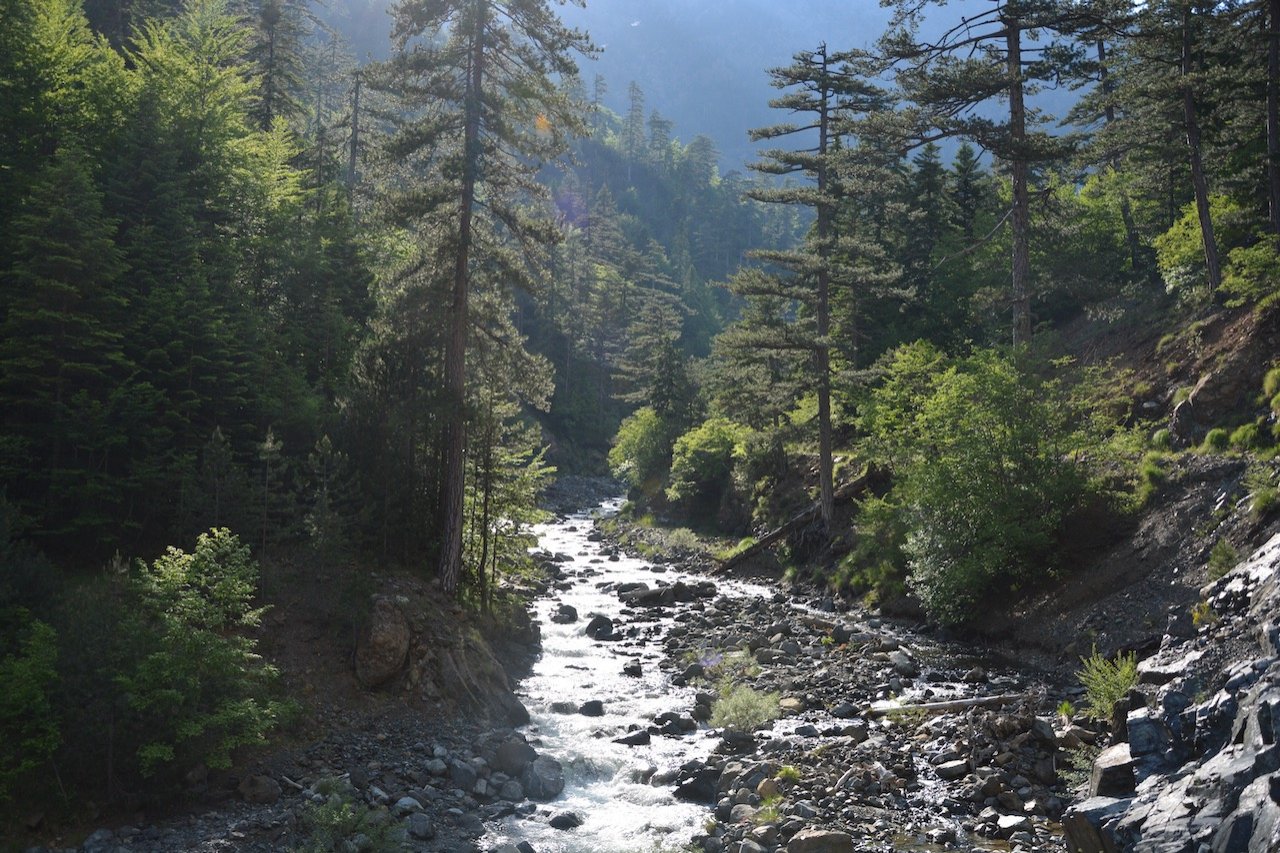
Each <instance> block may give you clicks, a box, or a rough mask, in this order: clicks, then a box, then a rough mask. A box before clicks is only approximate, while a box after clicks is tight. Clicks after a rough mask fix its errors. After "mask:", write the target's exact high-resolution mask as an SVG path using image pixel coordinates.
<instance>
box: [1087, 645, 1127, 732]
mask: <svg viewBox="0 0 1280 853" xmlns="http://www.w3.org/2000/svg"><path fill="white" fill-rule="evenodd" d="M1080 663H1081V664H1083V668H1082V669H1080V671H1078V672H1077V673H1076V678H1078V679H1079V680H1080V684H1081V685H1083V686H1084V689H1085V699H1086V701H1087V702H1088V703H1089V704H1088V707H1087V708H1086V709H1085V713H1086V714H1087V715H1088V716H1090V717H1092V718H1093V719H1095V720H1104V721H1106V720H1110V719H1111V710H1112V709H1113V708H1114V707H1115V704H1116V703H1117V702H1119V701H1120V700H1121V699H1123V698H1124V696H1125V694H1126V693H1128V692H1129V691H1130V690H1131V689H1132V688H1133V686H1134V685H1135V684H1137V683H1138V656H1137V655H1136V654H1132V653H1130V654H1127V655H1120V656H1119V657H1117V658H1116V659H1115V660H1109V659H1108V658H1106V657H1104V656H1103V655H1101V654H1099V653H1098V650H1097V649H1094V650H1093V653H1092V654H1090V655H1089V657H1087V658H1081V659H1080Z"/></svg>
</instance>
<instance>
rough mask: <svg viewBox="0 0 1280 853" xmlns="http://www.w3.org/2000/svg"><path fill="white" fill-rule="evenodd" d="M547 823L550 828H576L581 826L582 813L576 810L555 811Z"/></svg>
mask: <svg viewBox="0 0 1280 853" xmlns="http://www.w3.org/2000/svg"><path fill="white" fill-rule="evenodd" d="M547 823H548V824H549V825H550V826H551V828H552V829H577V828H578V827H580V826H582V815H580V814H578V813H576V812H556V813H555V814H553V815H552V816H551V820H549V821H547Z"/></svg>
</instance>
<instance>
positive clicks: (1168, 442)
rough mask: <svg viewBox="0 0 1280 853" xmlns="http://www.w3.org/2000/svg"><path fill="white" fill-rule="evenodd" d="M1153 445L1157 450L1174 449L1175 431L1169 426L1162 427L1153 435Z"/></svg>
mask: <svg viewBox="0 0 1280 853" xmlns="http://www.w3.org/2000/svg"><path fill="white" fill-rule="evenodd" d="M1151 446H1152V447H1153V448H1155V449H1156V450H1166V451H1167V450H1171V449H1173V433H1171V432H1169V430H1168V428H1167V427H1161V428H1160V429H1158V430H1156V431H1155V433H1154V434H1153V435H1152V436H1151Z"/></svg>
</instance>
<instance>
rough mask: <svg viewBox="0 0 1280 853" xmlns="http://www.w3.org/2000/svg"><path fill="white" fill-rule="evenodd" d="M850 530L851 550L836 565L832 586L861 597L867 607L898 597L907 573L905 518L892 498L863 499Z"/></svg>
mask: <svg viewBox="0 0 1280 853" xmlns="http://www.w3.org/2000/svg"><path fill="white" fill-rule="evenodd" d="M853 529H854V542H853V548H852V550H850V551H849V553H848V554H846V555H845V556H844V558H843V559H842V560H841V561H840V565H839V567H838V569H837V572H836V575H835V577H834V578H833V582H834V583H833V585H834V586H835V587H836V588H837V589H841V588H848V589H852V590H854V591H856V592H861V593H865V594H866V595H867V603H868V604H874V603H876V602H879V601H884V600H886V599H888V598H893V597H895V596H898V595H901V594H902V592H903V590H904V584H905V582H906V571H907V555H906V552H905V551H904V550H903V549H904V546H905V545H906V541H907V514H906V513H905V512H904V511H903V507H902V506H901V505H900V504H899V503H897V502H896V501H895V495H893V494H890V495H887V496H885V497H877V496H875V495H870V496H868V497H866V498H863V500H862V502H861V503H860V504H859V505H858V514H857V516H856V517H855V519H854V522H853Z"/></svg>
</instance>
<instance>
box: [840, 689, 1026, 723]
mask: <svg viewBox="0 0 1280 853" xmlns="http://www.w3.org/2000/svg"><path fill="white" fill-rule="evenodd" d="M1032 698H1034V697H1032V696H1030V695H1029V694H1026V693H1006V694H1005V695H1003V696H977V697H974V698H972V699H952V700H950V701H947V702H920V703H919V704H916V705H881V706H876V707H872V708H868V709H867V712H866V714H865V715H864V716H867V717H873V718H874V717H888V716H892V715H893V714H905V713H911V712H915V711H922V712H924V713H927V714H946V713H949V712H951V711H964V710H967V709H969V708H1001V707H1003V706H1005V705H1013V704H1015V703H1017V702H1025V701H1026V700H1028V699H1032Z"/></svg>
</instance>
